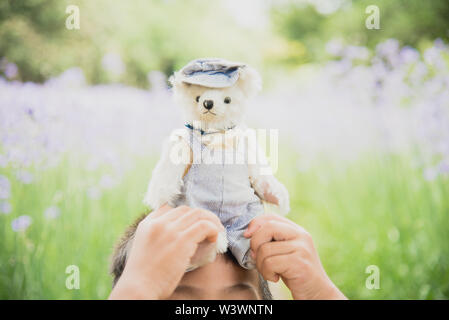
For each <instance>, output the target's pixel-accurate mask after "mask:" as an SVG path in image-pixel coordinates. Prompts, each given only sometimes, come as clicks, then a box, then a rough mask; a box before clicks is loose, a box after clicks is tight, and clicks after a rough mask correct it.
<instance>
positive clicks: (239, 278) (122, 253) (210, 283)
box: [111, 214, 272, 300]
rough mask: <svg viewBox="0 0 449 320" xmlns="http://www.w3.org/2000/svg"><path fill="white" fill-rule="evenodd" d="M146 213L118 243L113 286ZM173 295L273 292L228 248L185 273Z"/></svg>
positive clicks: (201, 296) (227, 295)
mask: <svg viewBox="0 0 449 320" xmlns="http://www.w3.org/2000/svg"><path fill="white" fill-rule="evenodd" d="M145 217H146V214H145V215H142V216H141V217H140V218H139V219H137V220H136V221H135V222H134V223H133V224H132V225H131V226H129V227H128V229H127V230H126V231H125V233H124V234H123V236H122V237H121V239H120V241H119V242H118V243H117V245H116V247H115V250H114V253H113V255H112V263H111V274H112V276H113V286H115V284H116V283H117V281H118V280H119V279H120V276H121V275H122V272H123V270H124V268H125V265H126V260H127V257H128V254H129V250H130V249H131V244H132V241H133V239H134V234H135V232H136V229H137V226H138V224H139V222H140V221H142V220H143V219H144V218H145ZM217 275H220V276H219V277H218V276H217ZM149 290H151V289H150V288H149ZM170 298H171V299H198V300H202V299H217V300H221V299H264V300H270V299H272V296H271V292H270V290H269V288H268V284H267V282H266V281H265V280H264V279H263V278H262V276H261V275H260V274H259V273H258V272H257V270H255V269H254V270H247V269H243V268H242V267H240V265H239V264H238V263H237V261H236V260H235V258H234V257H233V256H232V254H231V253H230V252H229V251H228V252H226V253H225V254H219V255H218V256H217V258H216V259H215V261H214V262H212V263H209V264H206V265H204V266H202V267H200V268H197V269H195V270H193V271H190V272H187V273H185V274H184V276H183V277H182V279H181V281H180V283H179V285H178V287H177V288H176V290H175V292H174V293H173V295H172V296H171V297H170Z"/></svg>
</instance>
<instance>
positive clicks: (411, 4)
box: [271, 0, 449, 61]
mask: <svg viewBox="0 0 449 320" xmlns="http://www.w3.org/2000/svg"><path fill="white" fill-rule="evenodd" d="M314 3H319V2H318V1H315V2H314V1H308V2H307V1H287V2H285V3H283V4H282V5H278V6H274V7H273V8H272V10H271V17H272V20H273V25H274V26H275V28H276V30H277V31H278V32H279V33H280V34H282V35H283V36H285V37H286V38H288V39H290V40H291V41H299V42H301V43H304V45H305V46H306V47H307V48H308V52H307V54H306V55H305V57H304V61H316V60H321V59H325V58H326V57H327V55H326V53H325V50H324V48H325V43H327V41H329V40H331V39H334V38H341V39H343V40H344V41H346V42H347V43H349V44H353V45H363V46H368V47H371V48H372V47H374V46H376V44H378V43H379V42H382V41H383V40H385V39H388V38H395V39H398V40H399V41H400V42H401V44H403V45H411V46H413V47H418V48H419V47H420V46H422V45H425V44H426V42H428V41H433V40H435V39H436V38H441V39H443V40H446V41H447V40H448V39H449V19H448V17H449V1H447V0H432V1H422V0H376V1H372V0H353V1H335V3H341V5H340V7H338V8H337V10H335V11H333V12H328V13H320V12H319V10H317V8H316V6H314V5H313V4H314ZM370 5H377V6H378V7H379V14H380V29H379V30H376V29H372V30H370V29H367V28H366V27H365V20H366V19H367V17H368V16H369V15H370V14H369V13H365V10H366V8H367V7H368V6H370Z"/></svg>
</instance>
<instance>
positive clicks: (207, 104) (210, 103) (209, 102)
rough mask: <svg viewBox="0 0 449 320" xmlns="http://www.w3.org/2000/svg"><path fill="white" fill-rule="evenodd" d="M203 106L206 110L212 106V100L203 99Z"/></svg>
mask: <svg viewBox="0 0 449 320" xmlns="http://www.w3.org/2000/svg"><path fill="white" fill-rule="evenodd" d="M203 107H204V108H206V109H207V110H210V109H212V108H213V107H214V101H213V100H204V102H203Z"/></svg>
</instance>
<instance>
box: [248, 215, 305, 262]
mask: <svg viewBox="0 0 449 320" xmlns="http://www.w3.org/2000/svg"><path fill="white" fill-rule="evenodd" d="M297 237H298V230H297V228H295V227H293V226H291V225H290V224H288V223H285V222H281V221H277V220H270V221H268V222H266V223H265V224H264V225H262V226H261V227H260V228H259V229H258V230H257V231H256V232H255V233H254V234H253V236H252V237H251V241H250V245H251V250H252V251H253V252H254V253H256V254H257V250H258V249H259V247H260V246H261V245H262V244H264V243H267V242H271V241H273V240H274V241H286V240H292V239H294V238H297Z"/></svg>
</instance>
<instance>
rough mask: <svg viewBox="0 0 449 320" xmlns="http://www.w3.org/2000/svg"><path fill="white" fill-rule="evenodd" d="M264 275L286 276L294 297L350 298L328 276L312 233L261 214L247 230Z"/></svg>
mask: <svg viewBox="0 0 449 320" xmlns="http://www.w3.org/2000/svg"><path fill="white" fill-rule="evenodd" d="M244 235H245V237H247V238H249V237H251V251H252V255H253V258H254V260H255V261H256V266H257V269H258V270H259V272H260V273H261V275H262V276H263V277H264V278H265V279H266V280H269V281H274V282H277V281H278V280H279V277H280V278H282V280H283V281H284V283H285V285H286V286H287V287H288V288H289V289H290V291H291V293H292V296H293V299H295V300H297V299H346V297H345V296H344V295H343V294H342V293H341V292H340V291H339V290H338V288H337V287H336V286H335V285H334V284H333V283H332V281H331V280H330V279H329V277H328V276H327V274H326V272H325V271H324V269H323V266H322V265H321V261H320V258H319V256H318V252H317V251H316V249H315V246H314V244H313V241H312V237H311V236H310V234H309V233H308V232H307V231H306V230H304V229H303V228H302V227H300V226H298V225H297V224H295V223H294V222H292V221H290V220H288V219H287V218H284V217H281V216H278V215H261V216H258V217H256V218H254V219H253V220H252V221H251V223H250V224H249V226H248V229H247V230H246V232H245V234H244Z"/></svg>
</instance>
